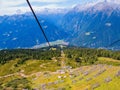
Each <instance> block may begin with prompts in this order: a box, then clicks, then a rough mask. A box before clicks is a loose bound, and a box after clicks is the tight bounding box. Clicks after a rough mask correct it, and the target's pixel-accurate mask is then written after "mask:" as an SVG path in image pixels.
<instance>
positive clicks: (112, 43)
mask: <svg viewBox="0 0 120 90" xmlns="http://www.w3.org/2000/svg"><path fill="white" fill-rule="evenodd" d="M118 42H120V39H119V40H117V41H114V42H112V43H111V44H110V45H108V46H107V47H110V46H112V45H114V44H116V43H118Z"/></svg>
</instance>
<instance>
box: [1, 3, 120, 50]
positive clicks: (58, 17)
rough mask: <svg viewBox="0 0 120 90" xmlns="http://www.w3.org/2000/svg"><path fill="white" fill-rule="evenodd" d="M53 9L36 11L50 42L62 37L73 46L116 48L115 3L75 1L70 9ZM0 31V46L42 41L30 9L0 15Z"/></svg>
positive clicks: (118, 11)
mask: <svg viewBox="0 0 120 90" xmlns="http://www.w3.org/2000/svg"><path fill="white" fill-rule="evenodd" d="M53 11H55V10H49V9H48V10H47V13H45V11H43V12H37V16H38V19H39V22H40V23H41V25H42V27H43V29H44V31H45V33H46V35H47V37H48V39H49V41H50V42H54V41H57V40H63V41H64V42H69V45H73V46H82V47H89V48H112V49H120V42H119V41H120V5H119V4H115V3H109V2H101V3H96V4H94V5H93V4H90V5H84V6H83V5H80V4H78V5H76V6H75V7H74V8H72V9H70V10H59V9H58V11H59V12H55V13H53ZM0 32H1V35H0V42H1V43H0V49H5V48H8V49H11V48H26V47H27V48H30V47H34V46H36V45H38V46H39V45H40V44H42V43H45V42H46V41H45V39H44V36H43V34H42V32H41V31H40V29H39V27H38V25H37V23H36V21H35V19H34V17H33V15H32V14H31V13H30V12H27V13H24V14H18V15H17V14H15V15H11V16H8V15H4V16H0ZM116 41H118V42H116ZM113 42H116V43H115V44H112V45H111V43H113Z"/></svg>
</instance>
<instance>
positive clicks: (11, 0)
mask: <svg viewBox="0 0 120 90" xmlns="http://www.w3.org/2000/svg"><path fill="white" fill-rule="evenodd" d="M29 1H30V2H31V4H32V5H33V7H34V8H35V9H44V8H72V7H73V6H75V5H77V4H83V5H84V4H86V3H96V2H102V1H104V0H29ZM107 1H109V2H115V3H120V0H107ZM18 9H19V10H21V11H22V12H26V11H29V8H28V5H27V4H26V0H0V15H4V14H13V13H15V12H16V10H18Z"/></svg>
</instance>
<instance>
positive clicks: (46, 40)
mask: <svg viewBox="0 0 120 90" xmlns="http://www.w3.org/2000/svg"><path fill="white" fill-rule="evenodd" d="M26 1H27V4H28V6H29V7H30V9H31V11H32V13H33V15H34V18H35V20H36V22H37V23H38V26H39V28H40V30H41V31H42V33H43V35H44V37H45V39H46V41H47V43H48V45H49V47H51V45H50V42H49V40H48V38H47V36H46V34H45V32H44V30H43V28H42V26H41V24H40V22H39V20H38V18H37V16H36V14H35V12H34V10H33V8H32V6H31V4H30V2H29V0H26Z"/></svg>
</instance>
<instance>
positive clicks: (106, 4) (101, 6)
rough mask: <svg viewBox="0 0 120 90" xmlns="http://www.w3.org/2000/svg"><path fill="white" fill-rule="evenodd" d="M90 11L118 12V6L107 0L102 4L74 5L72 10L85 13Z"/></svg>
mask: <svg viewBox="0 0 120 90" xmlns="http://www.w3.org/2000/svg"><path fill="white" fill-rule="evenodd" d="M91 9H92V11H102V10H120V5H119V4H117V3H114V2H113V3H112V2H108V1H107V0H105V1H103V2H94V3H86V4H84V5H81V4H78V5H76V6H75V7H74V8H73V10H75V11H85V10H91Z"/></svg>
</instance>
